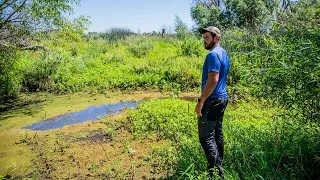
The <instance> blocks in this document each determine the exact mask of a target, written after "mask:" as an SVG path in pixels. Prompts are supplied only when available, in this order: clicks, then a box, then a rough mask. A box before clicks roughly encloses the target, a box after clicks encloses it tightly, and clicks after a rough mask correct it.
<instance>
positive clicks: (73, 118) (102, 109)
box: [25, 101, 139, 131]
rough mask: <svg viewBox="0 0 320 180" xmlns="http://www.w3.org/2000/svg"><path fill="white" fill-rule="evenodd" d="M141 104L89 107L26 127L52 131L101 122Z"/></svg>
mask: <svg viewBox="0 0 320 180" xmlns="http://www.w3.org/2000/svg"><path fill="white" fill-rule="evenodd" d="M138 103H139V102H135V101H126V102H119V103H115V104H104V105H99V106H89V107H88V108H87V109H85V110H82V111H78V112H73V113H68V114H63V115H59V116H56V117H53V118H48V119H44V120H41V121H40V122H37V123H34V124H31V125H29V126H26V127H25V128H26V129H30V130H42V131H46V130H50V129H57V128H62V127H63V126H66V125H71V124H79V123H83V122H86V121H94V120H100V119H102V118H104V117H106V116H107V115H112V114H116V113H119V112H121V111H122V110H124V109H126V108H135V109H136V108H137V105H138Z"/></svg>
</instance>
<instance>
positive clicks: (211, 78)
mask: <svg viewBox="0 0 320 180" xmlns="http://www.w3.org/2000/svg"><path fill="white" fill-rule="evenodd" d="M218 81H219V73H218V72H209V73H208V80H207V83H206V85H205V87H204V90H203V92H202V94H201V96H200V99H201V100H202V101H205V100H206V99H207V98H208V97H209V96H210V94H211V93H212V91H213V90H214V89H215V88H216V86H217V84H218Z"/></svg>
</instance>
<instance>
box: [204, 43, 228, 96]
mask: <svg viewBox="0 0 320 180" xmlns="http://www.w3.org/2000/svg"><path fill="white" fill-rule="evenodd" d="M229 68H230V60H229V57H228V54H227V52H226V51H225V50H224V49H223V48H222V47H220V46H216V47H215V48H214V49H213V50H212V51H210V52H209V54H208V55H207V57H206V60H205V62H204V64H203V68H202V86H201V89H202V91H203V90H204V87H205V85H206V82H207V80H208V73H209V72H218V73H219V81H218V83H217V86H216V88H215V89H214V90H213V92H212V94H211V95H210V96H209V97H210V98H228V93H227V88H226V83H227V76H228V72H229Z"/></svg>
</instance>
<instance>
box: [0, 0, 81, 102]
mask: <svg viewBox="0 0 320 180" xmlns="http://www.w3.org/2000/svg"><path fill="white" fill-rule="evenodd" d="M75 4H79V0H45V1H44V0H1V1H0V58H1V60H0V84H1V85H0V94H1V96H0V101H2V100H5V99H8V98H12V97H15V96H17V94H18V92H19V91H20V88H21V82H22V78H23V77H22V75H21V71H20V70H19V69H20V66H19V63H17V59H18V58H19V49H21V47H25V46H27V45H29V44H30V42H31V40H32V39H34V38H36V37H39V36H37V35H39V34H40V32H50V31H52V30H54V31H59V30H62V29H63V31H64V30H66V29H67V30H72V31H73V32H77V33H79V32H80V31H82V32H83V29H84V26H83V25H84V24H86V23H84V22H87V21H86V20H87V19H86V18H85V17H80V18H78V19H76V20H74V21H69V20H67V15H68V14H69V15H70V14H71V13H72V5H75ZM85 19H86V20H85ZM64 32H68V31H64Z"/></svg>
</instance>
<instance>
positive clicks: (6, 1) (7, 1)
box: [0, 0, 15, 11]
mask: <svg viewBox="0 0 320 180" xmlns="http://www.w3.org/2000/svg"><path fill="white" fill-rule="evenodd" d="M9 1H10V0H5V1H4V2H3V3H2V4H1V5H0V10H1V11H2V10H4V9H6V8H7V7H9V6H11V5H12V4H13V3H15V1H14V0H13V1H12V2H10V3H9ZM6 4H7V5H6ZM2 6H4V7H2Z"/></svg>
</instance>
